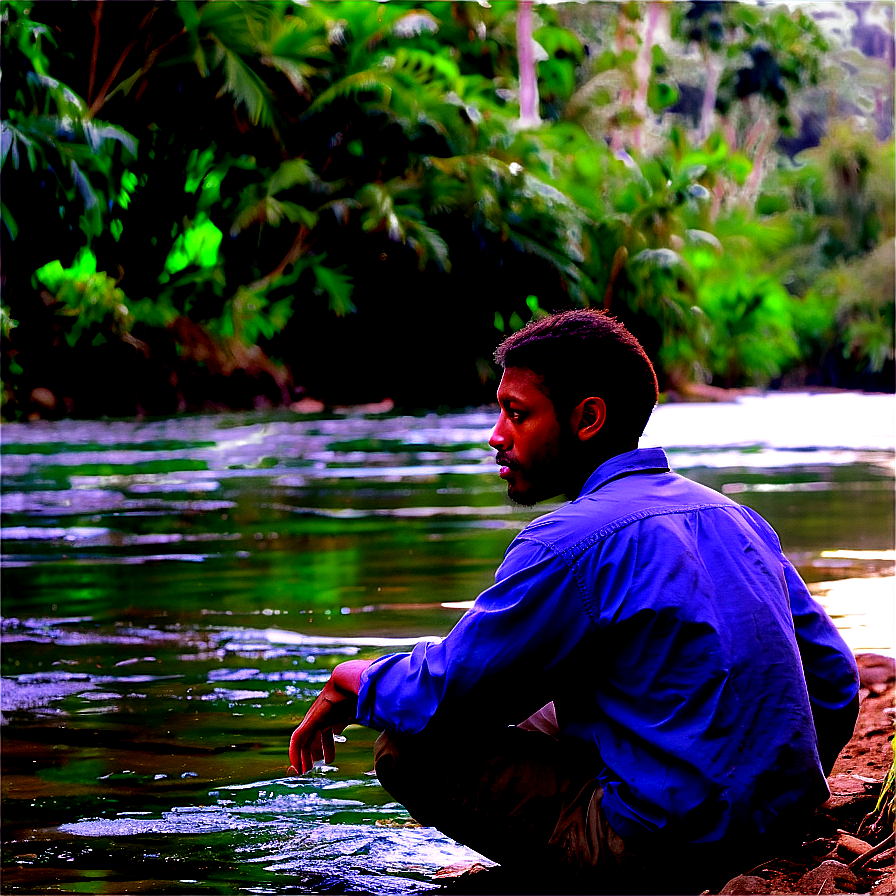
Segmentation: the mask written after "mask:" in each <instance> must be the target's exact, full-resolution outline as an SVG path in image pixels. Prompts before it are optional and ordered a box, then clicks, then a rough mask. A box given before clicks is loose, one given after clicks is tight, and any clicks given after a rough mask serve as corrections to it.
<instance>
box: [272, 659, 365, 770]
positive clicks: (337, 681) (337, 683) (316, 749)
mask: <svg viewBox="0 0 896 896" xmlns="http://www.w3.org/2000/svg"><path fill="white" fill-rule="evenodd" d="M370 663H371V660H349V661H348V662H347V663H340V664H339V665H338V666H336V668H335V669H333V674H332V675H331V676H330V680H329V681H328V682H327V683H326V684H325V685H324V689H323V690H322V691H321V692H320V694H319V695H318V698H317V700H315V701H314V703H312V704H311V709H309V710H308V712H307V713H306V715H305V718H304V719H302V724H301V725H299V727H298V728H296V730H295V731H293V733H292V737H291V738H290V741H289V761H290V763H292V765H291V767H290V772H292V773H294V774H298V772H299V769H301V771H302V774H303V775H304V774H305V772H307V771H310V770H311V768H312V767H313V766H314V763H315V762H316V761H317V760H320V759H323V760H324V762H332V761H333V757H334V755H335V747H334V745H333V735H334V734H339V733H341V732H342V729H343V728H345V726H346V725H349V724H351V722H352V721H353V720H354V718H355V714H356V713H357V711H358V689H359V688H360V686H361V673H362V672H363V671H364V670H365V669H366V668H367V667H368V666H369V665H370Z"/></svg>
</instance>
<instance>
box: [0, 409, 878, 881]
mask: <svg viewBox="0 0 896 896" xmlns="http://www.w3.org/2000/svg"><path fill="white" fill-rule="evenodd" d="M894 408H896V399H894V397H893V396H890V395H859V394H849V393H837V394H818V395H805V394H770V395H766V396H755V397H747V398H742V399H740V400H739V401H737V402H736V403H731V404H717V405H664V406H661V407H660V408H658V409H657V411H656V413H655V414H654V417H653V418H652V420H651V422H650V424H649V426H648V429H647V431H646V433H645V437H644V439H643V440H642V445H643V446H650V445H663V446H664V447H666V448H667V449H668V450H669V455H670V460H671V463H672V465H673V467H674V468H675V469H676V470H678V471H679V472H684V473H685V474H686V475H689V476H691V477H692V478H694V479H698V480H700V481H702V482H704V483H706V484H708V485H711V486H713V487H714V488H718V489H721V490H722V491H724V492H726V493H728V494H731V495H732V496H733V497H735V499H736V500H739V501H741V502H742V503H745V504H747V505H749V506H751V507H754V508H755V509H756V510H758V511H759V512H760V513H761V514H763V515H764V516H765V517H766V518H767V519H768V520H769V521H770V522H771V523H772V524H773V525H774V526H775V528H776V529H777V530H778V532H779V534H780V536H781V540H782V544H783V546H784V549H785V551H786V552H787V553H788V555H789V556H790V557H791V558H792V559H793V560H794V562H795V563H796V564H797V566H798V568H799V569H800V571H801V573H802V574H803V576H804V578H806V580H807V581H808V582H809V583H810V587H811V588H812V590H813V591H814V592H815V593H816V594H818V595H819V597H820V599H821V600H822V602H823V603H825V605H826V606H827V607H828V610H829V612H831V614H832V615H833V616H834V617H835V618H836V619H837V622H838V624H839V625H840V627H841V629H842V631H843V632H844V634H845V636H846V637H847V640H848V641H849V643H850V644H851V646H853V648H854V649H855V650H856V651H865V650H871V651H875V652H881V653H892V651H893V641H892V638H893V594H894V578H893V564H894V551H893V547H894V462H893V449H894ZM492 422H493V414H492V412H491V411H489V410H488V409H486V410H481V411H470V412H465V413H451V414H444V415H435V414H431V415H428V416H418V417H399V416H389V417H364V416H352V415H349V414H345V415H341V416H340V415H328V416H320V415H319V416H316V417H315V416H300V415H298V414H293V413H288V412H277V413H274V412H271V413H264V414H242V415H240V414H230V415H218V416H197V417H178V418H172V419H164V420H147V421H100V422H83V421H62V422H57V423H43V422H39V423H32V424H7V425H4V427H3V432H2V476H3V479H2V526H3V529H2V538H3V542H2V585H3V593H2V691H0V695H2V715H3V718H2V722H3V727H2V729H0V734H2V788H3V790H2V798H3V828H2V836H3V892H4V893H60V892H62V893H136V892H140V893H228V894H229V893H325V892H355V893H384V894H393V893H394V894H402V893H416V892H421V891H426V890H432V889H434V888H435V887H436V886H437V881H435V880H434V879H433V875H434V874H435V872H436V871H437V870H438V869H439V868H440V867H443V866H445V865H449V864H452V863H454V862H457V861H463V860H465V859H470V858H475V854H473V853H470V852H469V851H467V850H465V849H464V848H463V847H461V846H459V845H457V844H455V843H454V842H453V841H451V840H448V839H447V838H445V837H443V836H442V835H440V834H438V832H436V831H433V830H432V829H426V828H418V827H414V826H412V825H411V824H410V819H409V817H408V816H407V814H406V813H405V812H404V811H403V809H402V808H401V807H400V806H399V805H397V804H396V803H394V802H393V801H392V800H391V799H390V797H389V796H388V794H386V793H385V792H384V791H383V790H382V789H381V788H380V787H379V785H378V783H377V781H376V778H375V777H374V776H373V774H372V771H371V768H372V759H371V747H372V743H373V739H374V733H373V732H370V731H367V730H366V729H363V728H359V727H354V728H350V729H348V730H347V731H346V738H347V739H346V742H345V743H343V744H340V745H339V746H338V752H337V758H336V765H335V766H334V767H331V768H322V769H317V770H315V771H314V772H313V773H312V774H310V775H307V776H305V777H289V776H288V775H287V766H288V759H287V755H286V750H287V743H288V738H289V734H290V733H291V731H292V729H293V727H294V726H295V725H296V724H297V722H298V721H299V720H300V719H301V717H302V714H303V713H304V711H305V709H306V708H307V707H308V705H309V704H310V702H311V701H312V700H313V698H314V696H315V695H316V693H317V692H318V690H319V689H320V687H321V685H322V683H323V682H324V681H325V680H326V678H327V675H328V673H329V670H330V669H331V668H332V667H333V666H334V665H335V664H336V663H338V662H341V661H342V660H344V659H346V658H347V657H362V658H373V657H375V656H378V655H380V654H382V653H384V652H389V651H394V650H402V649H406V648H408V647H409V646H410V645H411V644H413V643H414V642H415V641H416V640H418V639H420V638H427V637H438V636H442V635H444V634H446V633H447V632H448V631H449V630H450V629H451V627H452V625H453V624H454V623H455V622H456V621H457V619H458V618H459V617H460V615H461V613H462V612H463V607H464V604H465V602H468V601H470V600H471V599H472V598H473V597H474V596H475V595H476V594H477V593H478V592H479V591H481V590H482V589H484V588H485V587H487V586H488V585H489V584H490V582H491V580H492V576H493V573H494V570H495V568H496V566H497V565H498V563H499V562H500V560H501V557H502V555H503V552H504V550H505V548H506V547H507V545H508V543H509V542H510V540H511V539H512V537H513V536H514V534H515V533H516V532H518V531H519V529H520V528H522V527H523V526H524V525H525V524H526V523H527V522H528V521H529V520H530V519H532V518H533V517H534V516H535V515H537V514H538V513H543V512H544V511H545V510H546V509H549V508H548V507H545V506H544V505H542V506H541V507H540V508H539V509H538V510H537V511H535V510H528V509H523V508H517V507H514V506H512V505H510V504H509V502H508V501H507V499H506V496H505V488H504V486H503V483H501V481H500V480H499V479H498V477H497V468H496V467H495V466H494V463H493V452H491V451H490V450H489V449H488V448H487V446H486V440H487V438H488V434H489V429H490V427H491V425H492Z"/></svg>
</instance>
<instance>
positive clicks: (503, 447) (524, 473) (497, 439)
mask: <svg viewBox="0 0 896 896" xmlns="http://www.w3.org/2000/svg"><path fill="white" fill-rule="evenodd" d="M542 382H543V381H542V378H541V376H540V375H539V374H537V373H535V372H533V371H532V370H529V369H528V368H526V367H508V368H507V369H506V370H505V371H504V375H503V376H502V377H501V385H500V386H499V387H498V404H499V405H500V407H501V411H500V415H499V417H498V422H497V423H496V424H495V428H494V429H493V430H492V434H491V438H489V440H488V443H489V445H491V447H492V448H494V449H496V450H497V452H498V454H497V457H496V459H495V460H496V462H497V463H498V464H500V465H501V478H502V479H504V480H505V481H506V482H507V496H508V497H509V498H510V499H511V500H513V501H516V502H517V503H518V504H535V503H537V502H538V501H544V500H545V499H546V498H553V497H554V496H555V495H558V494H560V492H562V491H563V484H562V477H561V473H562V468H563V466H564V463H563V459H562V455H563V453H564V452H563V447H564V446H565V445H566V444H567V439H566V438H565V436H566V435H568V434H566V433H564V432H563V431H562V428H561V426H560V423H559V421H558V420H557V415H556V413H555V412H554V404H553V402H552V401H551V399H550V398H548V396H547V394H546V393H545V391H543V390H544V387H543V385H542Z"/></svg>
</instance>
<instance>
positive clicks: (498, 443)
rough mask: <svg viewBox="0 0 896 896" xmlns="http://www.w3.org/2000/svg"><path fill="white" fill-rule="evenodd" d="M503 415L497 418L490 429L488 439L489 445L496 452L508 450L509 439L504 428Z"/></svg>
mask: <svg viewBox="0 0 896 896" xmlns="http://www.w3.org/2000/svg"><path fill="white" fill-rule="evenodd" d="M503 423H504V415H503V414H502V415H501V416H500V417H499V418H498V422H497V423H496V424H495V426H494V429H492V434H491V435H490V436H489V437H488V443H489V445H490V446H491V447H492V448H494V449H495V450H496V451H507V450H509V449H510V442H509V437H508V434H507V431H506V429H505V428H504V425H503Z"/></svg>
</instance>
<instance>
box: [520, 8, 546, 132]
mask: <svg viewBox="0 0 896 896" xmlns="http://www.w3.org/2000/svg"><path fill="white" fill-rule="evenodd" d="M532 2H533V0H520V2H519V4H518V5H517V13H516V54H517V63H518V65H519V70H520V127H524V128H530V127H534V126H535V125H537V124H540V123H541V116H540V115H539V113H538V81H537V79H536V75H535V51H534V48H533V46H532Z"/></svg>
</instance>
